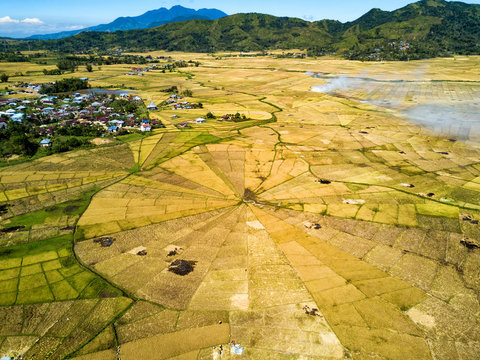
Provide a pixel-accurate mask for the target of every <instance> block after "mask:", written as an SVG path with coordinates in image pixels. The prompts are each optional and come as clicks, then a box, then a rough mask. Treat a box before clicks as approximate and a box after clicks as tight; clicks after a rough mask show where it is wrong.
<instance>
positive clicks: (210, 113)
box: [206, 112, 216, 119]
mask: <svg viewBox="0 0 480 360" xmlns="http://www.w3.org/2000/svg"><path fill="white" fill-rule="evenodd" d="M206 118H207V119H216V116H215V115H213V114H212V112H209V113H208V114H207V116H206Z"/></svg>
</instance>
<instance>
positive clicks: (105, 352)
mask: <svg viewBox="0 0 480 360" xmlns="http://www.w3.org/2000/svg"><path fill="white" fill-rule="evenodd" d="M151 55H152V56H153V57H155V56H166V55H167V54H165V53H152V54H151ZM222 55H223V56H225V55H226V54H218V56H217V57H212V56H209V55H201V54H180V53H170V54H168V56H172V57H174V58H175V57H178V58H183V59H187V60H190V59H194V60H198V61H200V62H201V64H202V65H201V66H199V67H189V68H186V69H184V70H182V71H178V72H174V73H162V72H159V71H157V72H156V71H152V72H149V73H147V74H146V75H145V76H143V77H138V78H137V77H135V78H133V77H132V76H126V75H125V73H126V72H127V71H129V67H128V65H111V66H103V67H102V70H98V71H95V72H94V73H93V74H94V75H95V78H96V79H97V80H95V79H93V80H92V85H93V86H95V87H107V86H109V87H111V86H115V85H118V84H119V83H122V84H125V85H126V86H128V87H131V88H134V89H135V91H137V93H138V94H139V95H141V96H142V98H144V99H147V101H148V102H150V101H153V102H155V103H160V102H162V101H167V100H168V99H169V94H167V93H165V92H162V91H160V90H162V89H165V88H166V87H170V86H178V87H179V88H182V89H189V90H192V92H193V94H192V97H191V99H189V100H190V101H191V102H195V103H202V105H203V109H199V108H195V109H179V110H174V109H172V108H161V109H160V110H152V111H151V112H150V116H151V118H152V119H160V120H161V121H162V123H163V124H164V125H165V127H164V128H159V129H154V130H153V131H152V132H151V133H150V134H149V135H148V136H136V135H133V136H131V135H126V136H118V137H116V139H114V140H113V141H112V142H111V143H109V144H106V145H101V146H98V147H95V148H93V149H88V150H78V151H71V152H65V153H61V154H55V155H51V156H47V157H43V158H40V159H36V160H33V161H30V162H23V163H18V164H12V165H10V166H5V167H2V168H1V169H0V179H1V180H0V184H1V185H0V186H1V188H0V201H1V204H0V205H5V206H4V207H2V209H3V210H2V211H3V214H2V215H1V216H2V218H1V222H0V225H1V229H0V231H1V232H0V245H1V246H2V247H1V248H0V305H1V306H0V319H1V321H0V324H1V325H0V355H3V353H5V354H24V359H63V358H73V359H82V360H86V359H101V360H103V359H105V360H106V359H115V358H116V357H120V358H121V359H127V360H128V359H138V358H143V359H145V360H148V359H212V358H215V357H214V353H215V351H217V352H218V351H220V350H219V346H220V345H222V347H223V350H224V357H223V358H224V359H230V358H232V359H235V358H239V359H240V358H246V359H344V358H353V359H367V358H377V359H398V360H403V359H475V358H478V354H479V353H480V318H479V315H480V303H479V301H480V297H479V294H480V243H479V242H478V238H479V235H480V225H479V221H480V143H478V133H476V129H478V124H479V123H478V121H480V120H479V119H478V116H477V115H476V114H477V112H476V109H477V106H478V88H479V86H480V78H479V76H478V65H479V62H480V58H478V57H466V58H458V59H456V60H454V59H435V60H428V61H419V62H408V63H401V64H399V63H381V64H371V63H367V64H364V63H360V62H347V61H343V60H338V59H330V58H324V59H312V58H305V59H278V58H275V57H274V56H264V57H258V58H255V57H252V58H248V59H246V58H245V57H236V56H231V57H222ZM2 66H4V65H3V64H0V72H1V71H2V70H5V71H7V72H8V71H9V69H10V66H11V65H8V66H5V68H4V69H2ZM28 66H29V71H30V73H29V74H27V75H26V76H29V80H30V81H37V80H38V81H39V79H36V77H37V76H38V77H42V76H43V75H40V74H38V75H37V74H36V73H35V69H34V66H33V65H31V64H30V65H28ZM365 74H366V75H365ZM74 75H75V76H81V75H82V73H75V74H74ZM14 80H15V78H14ZM22 81H25V80H24V79H22ZM312 88H314V89H315V90H316V91H312ZM457 103H458V104H457ZM453 104H454V105H453ZM435 106H438V107H440V108H444V107H446V108H448V109H449V111H450V113H448V116H445V117H443V118H440V119H438V118H435V116H436V115H435V114H436V113H433V114H434V115H433V116H431V115H429V112H428V111H424V110H425V109H431V108H434V107H435ZM458 111H460V112H458ZM208 113H211V115H210V116H207V114H208ZM236 113H238V114H239V116H237V117H236V118H235V117H234V116H231V115H232V114H236ZM174 115H175V116H174ZM242 115H245V118H242V117H241V116H242ZM419 116H420V117H422V119H423V120H425V122H424V123H422V122H420V121H418V117H419ZM426 116H430V117H429V118H428V119H426V118H425V117H426ZM457 116H459V117H461V120H462V124H461V126H458V127H455V119H456V117H457ZM199 117H203V118H206V120H205V122H203V121H197V120H198V118H199ZM235 119H237V121H235ZM427 120H428V121H427ZM427 123H428V124H427ZM437 123H438V124H441V125H442V126H435V124H437ZM467 123H468V126H467V125H465V124H467ZM432 124H433V125H432ZM423 125H426V126H423ZM435 129H440V131H438V132H435V131H434V130H435ZM459 129H460V130H459ZM462 129H463V130H462ZM465 129H468V131H464V130H465ZM447 130H448V131H447ZM453 130H454V131H453ZM231 341H234V342H235V343H236V344H239V345H240V346H241V347H243V348H244V352H243V355H241V356H239V355H236V354H230V345H228V344H229V343H230V342H231ZM117 354H118V355H117Z"/></svg>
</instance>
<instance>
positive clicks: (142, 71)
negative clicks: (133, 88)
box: [126, 64, 157, 76]
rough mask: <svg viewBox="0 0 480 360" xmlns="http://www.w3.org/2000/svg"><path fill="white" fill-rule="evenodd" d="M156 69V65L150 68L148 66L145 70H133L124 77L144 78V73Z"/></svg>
mask: <svg viewBox="0 0 480 360" xmlns="http://www.w3.org/2000/svg"><path fill="white" fill-rule="evenodd" d="M156 68H157V64H153V65H152V66H148V67H146V68H133V69H132V70H131V71H130V72H128V73H127V74H126V75H129V76H134V75H137V76H144V75H145V73H147V72H150V71H152V70H155V69H156Z"/></svg>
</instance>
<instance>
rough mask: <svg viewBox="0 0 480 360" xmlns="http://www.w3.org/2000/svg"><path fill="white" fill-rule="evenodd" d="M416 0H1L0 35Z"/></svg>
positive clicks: (337, 14)
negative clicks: (147, 15)
mask: <svg viewBox="0 0 480 360" xmlns="http://www.w3.org/2000/svg"><path fill="white" fill-rule="evenodd" d="M412 2H414V1H412V0H388V1H385V0H383V1H382V0H361V1H360V0H336V1H332V0H296V1H285V0H241V1H230V0H229V1H218V0H176V1H174V0H137V1H131V0H129V1H126V0H81V1H68V0H67V1H65V0H41V1H40V0H0V36H12V37H21V36H28V35H32V34H45V33H52V32H58V31H64V30H73V29H77V28H82V27H87V26H91V25H98V24H104V23H108V22H111V21H112V20H114V19H116V18H117V17H119V16H136V15H140V14H142V13H144V12H145V11H148V10H153V9H158V8H160V7H168V8H170V7H172V6H174V5H182V6H185V7H190V8H194V9H200V8H217V9H220V10H222V11H224V12H226V13H227V14H229V15H231V14H236V13H240V12H261V13H266V14H272V15H277V16H293V17H298V18H303V19H306V20H321V19H335V20H340V21H351V20H354V19H356V18H358V17H360V16H361V15H363V14H364V13H366V12H367V11H368V10H370V9H372V8H374V7H378V8H381V9H383V10H394V9H397V8H400V7H403V6H405V5H407V4H409V3H412ZM466 2H468V3H476V4H480V0H467V1H466Z"/></svg>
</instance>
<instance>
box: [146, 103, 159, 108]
mask: <svg viewBox="0 0 480 360" xmlns="http://www.w3.org/2000/svg"><path fill="white" fill-rule="evenodd" d="M147 109H148V110H157V109H158V108H157V105H156V104H155V103H154V102H153V101H152V102H151V103H150V104H149V105H148V106H147Z"/></svg>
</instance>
